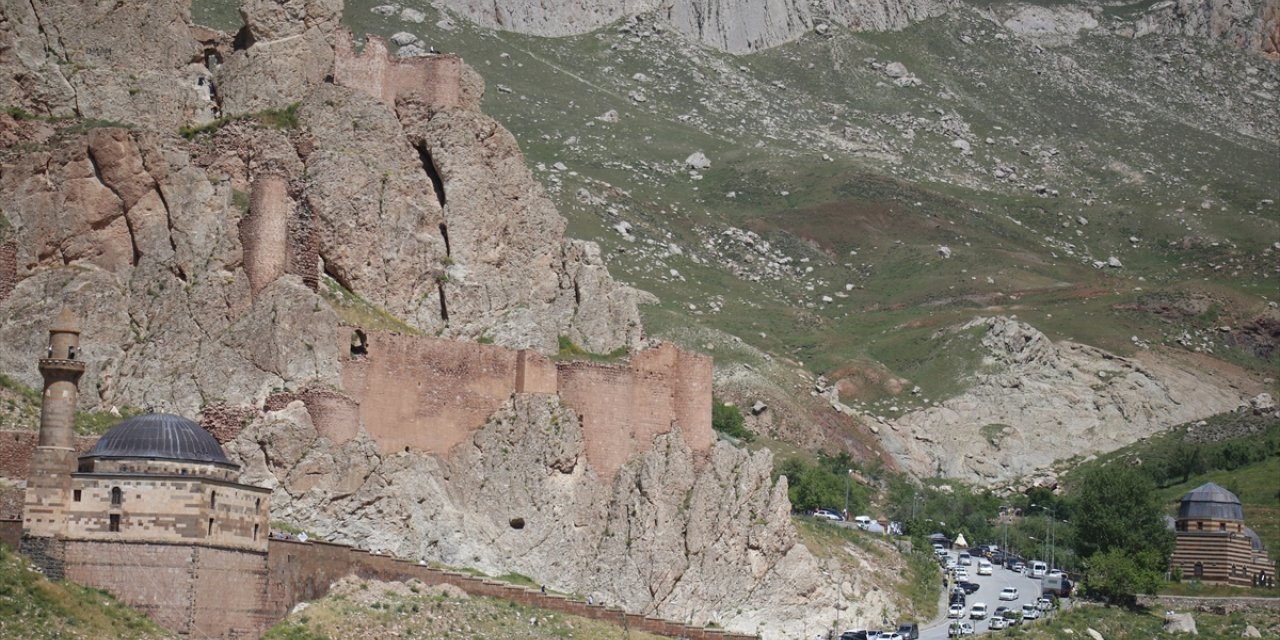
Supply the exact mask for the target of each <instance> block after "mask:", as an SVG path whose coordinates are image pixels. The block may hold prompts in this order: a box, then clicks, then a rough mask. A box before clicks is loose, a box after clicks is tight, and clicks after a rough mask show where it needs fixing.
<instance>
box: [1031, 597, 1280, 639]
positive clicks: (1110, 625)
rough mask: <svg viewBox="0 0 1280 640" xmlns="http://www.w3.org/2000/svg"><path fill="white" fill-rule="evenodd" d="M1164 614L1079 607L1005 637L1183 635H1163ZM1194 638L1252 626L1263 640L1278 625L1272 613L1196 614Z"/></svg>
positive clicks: (1235, 633) (1235, 634)
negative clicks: (1091, 631) (1090, 631)
mask: <svg viewBox="0 0 1280 640" xmlns="http://www.w3.org/2000/svg"><path fill="white" fill-rule="evenodd" d="M1163 616H1164V612H1163V611H1139V612H1135V611H1129V610H1127V609H1120V608H1109V607H1102V606H1094V605H1081V606H1077V607H1076V608H1075V609H1072V610H1068V611H1058V612H1056V613H1054V614H1053V616H1052V617H1050V618H1049V619H1047V620H1043V621H1041V622H1038V623H1036V624H1033V625H1028V626H1025V627H1022V628H1021V629H1017V628H1015V629H1014V630H1010V631H1009V632H1007V635H1009V636H1011V637H1017V638H1025V639H1026V640H1077V639H1078V638H1087V637H1089V636H1088V635H1087V630H1088V629H1093V630H1094V631H1097V632H1098V633H1100V634H1101V635H1102V637H1104V638H1116V639H1119V640H1124V639H1126V638H1144V639H1146V638H1177V637H1185V634H1175V633H1165V632H1164V631H1163V629H1164V617H1163ZM1192 617H1193V618H1194V619H1195V621H1196V636H1195V637H1196V638H1198V639H1205V640H1227V639H1228V638H1230V639H1232V640H1235V639H1236V638H1240V637H1241V636H1242V635H1243V634H1244V631H1245V629H1246V628H1247V627H1248V626H1249V625H1252V626H1253V627H1254V628H1256V629H1258V631H1259V632H1260V633H1261V634H1262V637H1263V638H1271V637H1275V635H1276V634H1280V621H1277V619H1276V616H1275V614H1274V613H1273V612H1267V611H1242V612H1236V613H1231V614H1227V615H1218V614H1211V613H1202V612H1197V613H1193V614H1192Z"/></svg>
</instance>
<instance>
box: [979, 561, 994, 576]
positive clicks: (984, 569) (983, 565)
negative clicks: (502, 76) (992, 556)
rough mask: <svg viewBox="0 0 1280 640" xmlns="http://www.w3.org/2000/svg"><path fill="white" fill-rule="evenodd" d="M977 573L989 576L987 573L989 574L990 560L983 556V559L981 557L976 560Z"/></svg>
mask: <svg viewBox="0 0 1280 640" xmlns="http://www.w3.org/2000/svg"><path fill="white" fill-rule="evenodd" d="M978 575H980V576H989V575H991V561H990V560H987V559H985V558H984V559H982V560H979V561H978Z"/></svg>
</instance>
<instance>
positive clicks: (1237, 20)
mask: <svg viewBox="0 0 1280 640" xmlns="http://www.w3.org/2000/svg"><path fill="white" fill-rule="evenodd" d="M1135 32H1136V34H1137V35H1139V36H1141V35H1144V34H1147V33H1160V34H1166V35H1186V36H1199V37H1203V38H1209V39H1212V40H1221V41H1223V42H1225V43H1227V44H1229V45H1231V46H1233V47H1238V48H1240V49H1245V50H1247V51H1253V52H1256V53H1260V54H1262V55H1264V56H1266V57H1268V58H1271V59H1273V60H1275V59H1280V0H1207V1H1203V2H1201V1H1199V0H1165V1H1164V2H1160V3H1157V4H1155V5H1153V6H1152V7H1151V8H1150V9H1148V10H1147V11H1146V13H1144V14H1143V15H1142V17H1140V18H1139V19H1138V20H1137V21H1136V22H1135Z"/></svg>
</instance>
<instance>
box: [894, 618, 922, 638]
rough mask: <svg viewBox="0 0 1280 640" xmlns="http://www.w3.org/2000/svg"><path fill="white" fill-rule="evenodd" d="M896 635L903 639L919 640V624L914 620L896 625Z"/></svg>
mask: <svg viewBox="0 0 1280 640" xmlns="http://www.w3.org/2000/svg"><path fill="white" fill-rule="evenodd" d="M898 635H900V636H902V638H903V640H920V625H918V624H916V623H914V622H904V623H902V624H900V625H898Z"/></svg>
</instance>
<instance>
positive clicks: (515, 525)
mask: <svg viewBox="0 0 1280 640" xmlns="http://www.w3.org/2000/svg"><path fill="white" fill-rule="evenodd" d="M511 528H512V529H516V530H520V529H523V528H524V518H512V519H511Z"/></svg>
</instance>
